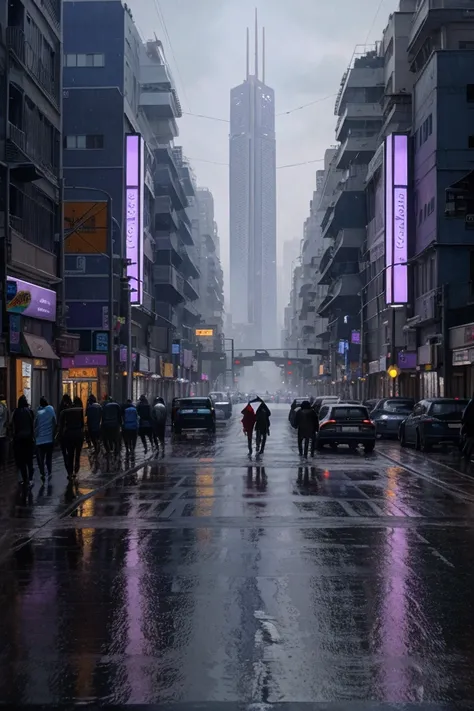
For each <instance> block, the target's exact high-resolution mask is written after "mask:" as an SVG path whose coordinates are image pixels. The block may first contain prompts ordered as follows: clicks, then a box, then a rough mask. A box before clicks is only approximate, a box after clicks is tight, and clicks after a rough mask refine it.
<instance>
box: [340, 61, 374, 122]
mask: <svg viewBox="0 0 474 711" xmlns="http://www.w3.org/2000/svg"><path fill="white" fill-rule="evenodd" d="M369 55H370V56H369ZM383 66H384V58H383V57H378V56H376V55H375V53H374V52H369V53H366V55H365V56H354V59H353V62H352V64H351V66H350V67H349V68H348V69H347V70H346V71H345V72H344V75H343V77H342V79H341V85H340V88H339V92H338V95H337V98H336V103H335V107H334V113H335V114H336V116H339V115H340V113H341V110H343V108H342V107H343V106H344V103H345V101H346V96H347V91H348V90H351V89H368V88H373V87H378V86H380V87H383V83H384V81H383ZM347 103H349V102H347Z"/></svg>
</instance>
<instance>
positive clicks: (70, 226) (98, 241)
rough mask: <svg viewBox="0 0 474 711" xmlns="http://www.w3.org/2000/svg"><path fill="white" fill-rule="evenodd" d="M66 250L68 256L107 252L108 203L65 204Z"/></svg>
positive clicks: (68, 202)
mask: <svg viewBox="0 0 474 711" xmlns="http://www.w3.org/2000/svg"><path fill="white" fill-rule="evenodd" d="M64 232H65V239H64V249H65V252H66V254H101V253H104V252H107V203H106V202H104V201H94V202H70V201H66V202H65V203H64Z"/></svg>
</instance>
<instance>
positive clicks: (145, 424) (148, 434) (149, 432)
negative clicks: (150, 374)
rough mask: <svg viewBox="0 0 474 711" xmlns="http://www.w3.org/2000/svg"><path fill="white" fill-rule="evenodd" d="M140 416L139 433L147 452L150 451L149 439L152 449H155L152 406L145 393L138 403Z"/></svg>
mask: <svg viewBox="0 0 474 711" xmlns="http://www.w3.org/2000/svg"><path fill="white" fill-rule="evenodd" d="M137 412H138V417H139V418H140V425H139V428H138V434H139V435H140V439H141V441H142V443H143V449H144V450H145V454H146V453H147V452H148V446H147V440H149V442H150V449H153V423H152V417H151V407H150V403H149V402H148V400H147V398H146V396H145V395H140V399H139V401H138V405H137Z"/></svg>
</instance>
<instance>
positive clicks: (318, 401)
mask: <svg viewBox="0 0 474 711" xmlns="http://www.w3.org/2000/svg"><path fill="white" fill-rule="evenodd" d="M333 402H334V403H336V402H339V398H338V397H337V395H319V396H318V397H317V398H315V400H314V402H313V409H314V410H315V412H316V413H317V414H319V411H320V409H321V407H322V405H323V404H329V403H333Z"/></svg>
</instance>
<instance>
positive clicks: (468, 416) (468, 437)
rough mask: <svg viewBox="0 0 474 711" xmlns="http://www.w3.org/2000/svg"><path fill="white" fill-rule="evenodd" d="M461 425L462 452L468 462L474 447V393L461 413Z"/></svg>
mask: <svg viewBox="0 0 474 711" xmlns="http://www.w3.org/2000/svg"><path fill="white" fill-rule="evenodd" d="M461 426H462V429H461V432H462V436H463V440H464V446H463V449H462V454H463V457H464V458H465V459H466V461H468V462H470V461H471V456H472V450H473V449H474V393H473V395H472V397H471V399H470V400H469V402H468V403H467V405H466V407H465V408H464V412H463V413H462V418H461Z"/></svg>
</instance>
